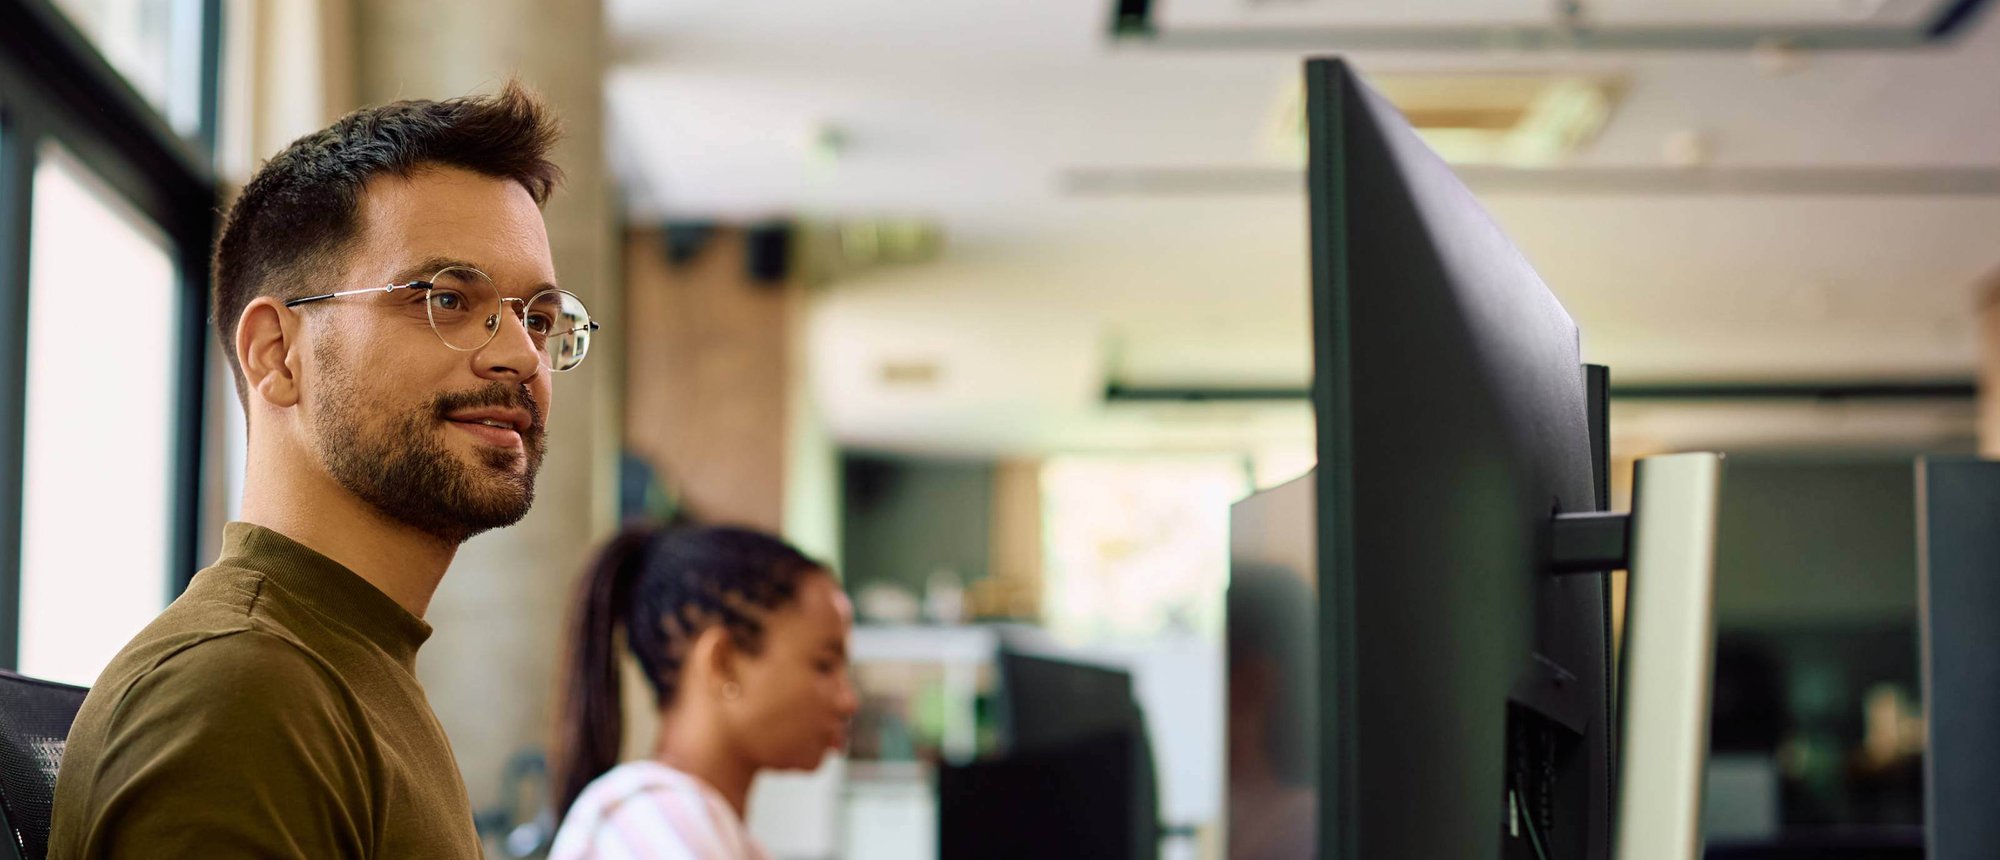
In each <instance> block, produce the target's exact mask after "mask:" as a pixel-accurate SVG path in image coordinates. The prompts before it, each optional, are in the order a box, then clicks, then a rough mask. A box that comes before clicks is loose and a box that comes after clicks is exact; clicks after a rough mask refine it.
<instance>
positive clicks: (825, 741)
mask: <svg viewBox="0 0 2000 860" xmlns="http://www.w3.org/2000/svg"><path fill="white" fill-rule="evenodd" d="M853 619H854V609H853V607H852V606H851V605H850V604H849V603H848V600H847V595H846V594H845V593H843V592H842V591H841V589H840V584H839V583H838V582H835V581H834V579H833V577H832V576H830V575H828V574H825V573H814V574H810V575H808V576H806V577H805V578H804V579H803V580H801V581H800V582H799V587H798V592H797V594H796V596H795V597H794V599H793V600H792V601H791V602H790V603H787V604H785V605H784V606H781V607H779V608H778V609H776V610H774V611H772V612H770V613H769V614H767V615H765V616H764V618H763V621H764V637H763V647H762V648H761V649H760V650H759V651H758V652H757V653H755V654H745V655H742V659H741V660H740V661H739V662H738V664H737V665H738V667H739V678H738V682H739V683H740V684H741V685H742V688H743V694H742V696H740V697H739V698H738V699H737V700H735V701H733V702H729V703H727V705H726V707H725V711H726V712H727V713H728V714H729V716H730V717H731V720H730V722H731V723H732V724H733V725H732V728H733V729H734V731H732V732H731V733H732V734H734V735H735V736H736V737H735V741H736V742H737V744H738V745H739V747H738V748H739V749H742V750H744V751H745V752H746V753H747V754H748V755H749V756H750V758H751V759H752V760H753V761H754V762H755V764H756V765H757V766H758V767H768V768H779V769H783V770H812V769H814V768H817V767H819V763H820V760H821V759H822V758H824V757H825V756H826V753H827V752H828V751H829V750H839V749H843V748H845V747H846V746H847V727H848V723H849V722H850V721H851V720H852V719H853V718H854V711H855V709H856V708H857V707H858V704H859V703H858V701H857V700H856V698H855V694H854V684H853V683H852V681H851V680H850V679H849V678H848V673H847V632H848V628H849V627H851V626H852V625H853Z"/></svg>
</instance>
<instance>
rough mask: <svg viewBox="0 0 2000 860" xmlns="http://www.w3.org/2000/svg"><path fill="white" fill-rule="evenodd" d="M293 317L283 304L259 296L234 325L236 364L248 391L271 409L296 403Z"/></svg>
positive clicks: (297, 367) (297, 353) (295, 336)
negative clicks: (241, 369) (241, 370)
mask: <svg viewBox="0 0 2000 860" xmlns="http://www.w3.org/2000/svg"><path fill="white" fill-rule="evenodd" d="M295 322H296V317H295V316H294V315H293V314H292V312H291V311H290V310H289V309H287V308H286V307H285V305H284V303H283V302H280V301H278V300H277V299H276V298H273V297H271V296H259V297H257V298H255V299H252V300H251V301H250V304H249V305H248V306H246V307H244V308H243V316H242V318H241V319H238V320H237V321H236V361H237V363H238V364H239V365H241V366H242V367H243V380H244V382H245V383H246V384H247V385H248V387H249V390H250V391H251V392H253V393H254V394H256V396H257V397H258V398H260V399H262V400H263V401H264V402H266V403H269V404H271V405H273V406H280V407H285V406H296V405H298V402H299V361H298V359H299V349H300V347H302V346H303V344H301V343H299V342H298V341H297V340H296V339H295V338H297V336H298V335H299V332H298V330H297V329H296V328H290V329H289V330H288V328H287V327H288V326H292V325H294V324H295Z"/></svg>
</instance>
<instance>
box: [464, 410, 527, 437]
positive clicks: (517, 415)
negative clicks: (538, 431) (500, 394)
mask: <svg viewBox="0 0 2000 860" xmlns="http://www.w3.org/2000/svg"><path fill="white" fill-rule="evenodd" d="M445 418H446V419H447V420H450V421H456V422H459V423H464V424H479V425H484V426H490V427H495V428H505V429H508V430H512V431H514V432H515V433H525V432H527V430H528V428H530V427H532V426H534V423H535V419H534V416H533V415H530V414H529V413H528V410H526V409H521V408H519V407H510V406H481V407H476V408H472V409H457V410H453V411H452V412H451V414H449V415H446V416H445Z"/></svg>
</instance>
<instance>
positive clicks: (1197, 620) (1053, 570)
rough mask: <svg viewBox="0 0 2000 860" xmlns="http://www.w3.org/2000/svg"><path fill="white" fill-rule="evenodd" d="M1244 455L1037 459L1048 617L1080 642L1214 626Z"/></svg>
mask: <svg viewBox="0 0 2000 860" xmlns="http://www.w3.org/2000/svg"><path fill="white" fill-rule="evenodd" d="M1249 489H1250V475H1249V473H1248V470H1247V469H1246V464H1245V462H1244V460H1243V459H1242V458H1240V457H1092V456H1070V457H1057V458H1054V459H1051V460H1049V461H1047V462H1046V463H1045V464H1043V466H1042V534H1043V541H1044V546H1045V550H1046V558H1047V566H1046V567H1047V574H1046V576H1047V583H1046V585H1045V588H1046V589H1047V590H1046V592H1045V595H1046V596H1045V604H1044V606H1045V613H1046V618H1045V621H1046V623H1047V625H1048V627H1049V629H1050V630H1051V631H1053V632H1055V633H1056V634H1057V635H1058V636H1060V637H1062V638H1064V639H1066V640H1069V641H1073V642H1109V641H1121V640H1122V641H1134V640H1146V639H1151V638H1155V637H1159V636H1163V635H1171V634H1194V635H1198V636H1204V637H1219V636H1220V633H1221V630H1222V594H1223V588H1224V586H1225V585H1226V584H1227V579H1228V575H1229V505H1230V504H1231V503H1232V502H1235V501H1236V500H1237V499H1240V498H1242V497H1243V495H1244V494H1245V493H1247V492H1248V491H1249Z"/></svg>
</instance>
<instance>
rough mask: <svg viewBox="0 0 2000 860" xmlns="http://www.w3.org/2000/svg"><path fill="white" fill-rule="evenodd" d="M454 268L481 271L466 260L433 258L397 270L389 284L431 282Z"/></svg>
mask: <svg viewBox="0 0 2000 860" xmlns="http://www.w3.org/2000/svg"><path fill="white" fill-rule="evenodd" d="M454 266H463V267H465V268H468V269H479V267H478V266H475V265H473V264H471V263H468V262H466V261H464V260H460V259H457V258H455V257H431V258H430V259H427V260H425V261H423V262H421V263H416V264H413V265H409V266H404V267H403V268H401V269H398V270H396V274H395V275H394V276H392V277H390V279H389V282H390V283H392V284H397V285H399V286H400V285H402V284H407V283H409V282H411V281H418V280H429V279H430V278H431V277H432V276H434V275H436V274H437V273H438V272H441V271H444V270H445V269H449V268H452V267H454ZM479 271H482V272H484V271H486V270H485V269H479Z"/></svg>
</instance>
